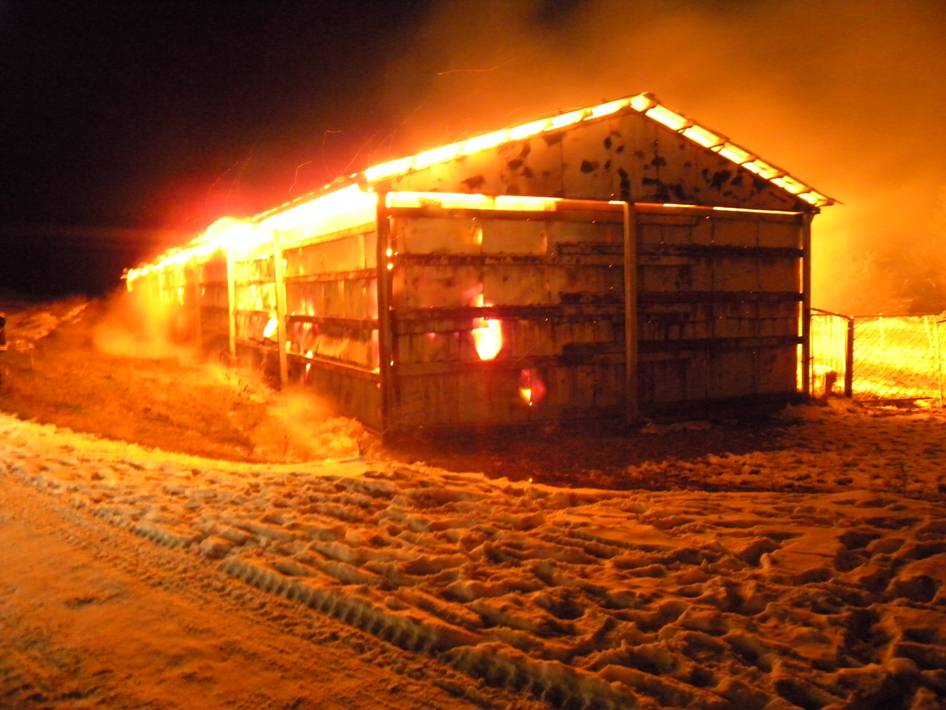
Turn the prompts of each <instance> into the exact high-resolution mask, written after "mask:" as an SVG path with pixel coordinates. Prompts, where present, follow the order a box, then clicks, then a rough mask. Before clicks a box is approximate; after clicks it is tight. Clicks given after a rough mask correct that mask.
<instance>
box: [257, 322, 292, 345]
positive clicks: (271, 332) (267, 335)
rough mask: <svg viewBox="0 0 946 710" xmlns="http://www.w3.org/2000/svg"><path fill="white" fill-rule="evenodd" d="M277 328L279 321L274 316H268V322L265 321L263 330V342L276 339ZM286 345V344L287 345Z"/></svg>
mask: <svg viewBox="0 0 946 710" xmlns="http://www.w3.org/2000/svg"><path fill="white" fill-rule="evenodd" d="M278 328H279V321H278V320H276V316H274V315H273V316H270V317H269V320H268V321H266V327H265V328H263V338H264V339H265V340H272V339H274V338H275V337H276V330H277V329H278ZM287 345H288V343H287Z"/></svg>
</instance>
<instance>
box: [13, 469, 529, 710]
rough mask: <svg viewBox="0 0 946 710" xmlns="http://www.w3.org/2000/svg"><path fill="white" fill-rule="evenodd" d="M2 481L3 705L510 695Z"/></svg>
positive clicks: (465, 701) (419, 701)
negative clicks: (236, 583)
mask: <svg viewBox="0 0 946 710" xmlns="http://www.w3.org/2000/svg"><path fill="white" fill-rule="evenodd" d="M2 481H3V482H2V487H0V550H3V552H2V553H0V560H2V565H0V628H2V629H3V633H2V634H0V706H2V707H7V708H21V707H22V708H47V707H49V708H84V707H89V708H91V707H103V708H197V707H200V708H214V707H227V708H247V709H248V710H249V709H250V708H253V709H255V708H372V707H391V708H416V707H418V706H419V705H423V706H426V707H438V708H454V707H477V706H482V705H503V704H505V703H508V702H511V701H512V700H513V699H514V698H513V697H511V696H505V695H504V694H503V693H501V692H499V691H495V690H491V689H485V690H480V689H478V687H477V686H478V684H477V683H476V682H472V681H471V680H470V679H468V678H465V677H464V676H463V675H462V674H459V673H456V672H453V671H451V669H449V668H444V667H441V666H439V665H438V664H435V663H431V661H430V659H422V660H418V659H417V658H414V657H412V656H411V655H410V654H407V653H405V652H403V651H401V650H400V649H398V648H396V647H394V646H391V645H388V644H379V643H377V640H376V639H373V638H371V637H369V636H367V635H365V634H363V633H360V632H359V631H358V630H357V629H353V628H352V627H350V626H346V625H344V624H340V623H337V622H335V621H334V620H332V619H331V618H329V617H324V616H315V615H312V614H311V613H309V612H308V610H307V609H304V608H300V607H299V606H298V605H295V604H292V603H289V602H287V601H285V600H282V599H279V598H274V597H273V596H272V595H269V594H267V593H265V592H262V591H259V590H257V589H254V588H252V587H249V586H245V585H242V584H241V585H235V584H233V580H232V578H231V577H229V576H228V575H227V574H226V573H224V572H222V571H221V570H220V569H219V567H218V566H217V565H215V564H212V563H208V562H207V561H206V560H204V559H202V558H200V557H196V556H194V555H191V554H187V553H186V552H181V551H176V550H171V549H166V548H162V547H158V546H154V545H152V544H150V543H148V542H145V541H143V540H142V539H141V538H140V537H138V536H135V535H133V534H128V533H124V532H122V531H119V530H116V529H115V528H113V527H111V526H106V525H103V524H102V522H101V521H100V520H99V519H97V518H94V517H91V516H90V515H89V513H88V511H84V512H83V511H78V510H76V509H74V508H73V507H72V506H70V500H69V499H68V498H61V497H50V496H46V495H41V494H37V492H36V491H35V490H33V489H31V488H30V487H26V486H23V485H22V484H21V483H18V482H16V481H14V480H11V478H10V477H3V479H2ZM474 701H475V702H474ZM524 706H525V705H524Z"/></svg>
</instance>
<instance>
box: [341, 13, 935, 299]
mask: <svg viewBox="0 0 946 710" xmlns="http://www.w3.org/2000/svg"><path fill="white" fill-rule="evenodd" d="M418 37H419V39H417V40H415V41H414V42H412V43H411V46H409V47H408V46H403V47H401V49H400V52H399V53H398V54H396V55H395V56H394V57H393V58H392V60H391V61H390V63H389V64H388V65H387V66H386V67H385V70H384V71H385V83H384V87H385V88H384V89H383V91H382V95H381V96H380V98H379V114H380V115H382V116H385V121H386V122H387V123H389V124H390V125H392V126H393V130H392V131H391V132H390V133H389V134H388V135H387V136H385V137H384V139H383V140H379V141H376V142H375V144H374V146H373V150H371V151H370V159H376V160H383V159H388V158H392V157H395V156H397V155H401V154H407V153H410V152H414V151H415V150H418V149H422V148H425V147H430V146H433V145H437V144H440V143H442V142H446V141H450V140H454V139H457V138H459V137H462V136H464V135H469V134H472V133H479V132H483V131H486V130H489V129H491V128H495V127H500V126H503V125H507V124H509V123H511V122H514V121H520V120H525V119H528V118H530V117H532V116H534V115H536V114H541V113H548V112H550V111H552V110H567V109H569V108H574V107H580V106H586V105H590V104H593V103H596V102H598V101H601V100H603V99H610V98H616V97H619V96H625V95H628V94H634V93H638V92H640V91H653V92H654V93H655V94H656V95H657V96H658V97H659V98H660V99H661V101H663V102H664V103H666V104H667V105H668V106H669V107H671V108H676V109H678V110H680V111H682V112H683V113H685V114H687V115H689V116H691V117H693V118H695V119H696V120H698V121H699V122H701V123H703V124H704V125H707V126H708V127H710V128H715V129H717V130H719V131H720V132H722V133H723V134H725V135H727V136H729V137H730V138H732V139H733V140H734V141H735V142H737V143H739V144H741V145H743V146H745V147H747V148H749V149H750V150H752V151H755V152H757V153H758V154H759V155H760V156H761V157H762V158H764V159H766V160H769V161H771V162H773V163H774V164H776V165H779V166H781V167H783V168H784V169H786V170H787V171H789V172H790V173H792V174H794V175H796V176H798V177H800V178H801V179H803V180H806V181H809V182H810V183H811V184H813V185H814V186H815V187H816V188H817V189H819V190H820V191H822V192H824V193H826V194H828V195H831V196H832V197H835V198H837V199H838V200H840V201H841V202H843V203H844V204H843V205H836V206H832V207H828V208H825V209H824V212H823V213H822V214H821V215H820V216H818V217H817V218H816V219H815V222H814V240H815V247H814V304H815V305H817V306H820V307H823V308H829V309H833V310H839V311H844V312H848V313H877V312H883V313H894V312H908V311H912V312H935V311H941V310H944V309H946V257H944V255H943V249H942V245H943V237H944V235H946V147H944V146H946V143H944V141H943V138H942V136H941V135H940V134H941V132H942V129H943V128H944V127H946V82H944V81H943V77H944V76H946V39H944V38H946V5H944V4H943V3H942V2H938V1H928V2H920V1H913V2H909V1H908V2H897V3H860V2H829V3H825V2H791V3H769V2H738V3H732V2H704V3H684V2H666V3H659V4H654V3H632V2H616V1H608V0H597V1H590V2H558V3H553V2H540V1H538V0H532V1H522V2H502V1H499V0H491V1H490V0H487V1H483V2H477V3H472V2H465V1H464V0H457V1H456V2H443V3H440V4H438V5H436V6H435V7H434V8H433V10H432V11H431V12H430V13H429V14H428V15H427V17H426V20H425V24H424V26H423V28H422V29H421V30H420V32H419V34H418ZM359 162H361V161H360V160H359Z"/></svg>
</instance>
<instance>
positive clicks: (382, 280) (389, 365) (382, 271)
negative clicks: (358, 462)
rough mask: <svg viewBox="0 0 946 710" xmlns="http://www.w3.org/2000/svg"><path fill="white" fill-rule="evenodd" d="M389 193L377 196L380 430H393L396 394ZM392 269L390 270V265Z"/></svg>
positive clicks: (392, 262)
mask: <svg viewBox="0 0 946 710" xmlns="http://www.w3.org/2000/svg"><path fill="white" fill-rule="evenodd" d="M385 203H386V194H385V193H383V192H382V193H379V194H378V255H377V262H378V263H377V273H378V357H379V362H378V368H379V370H380V373H381V382H380V385H381V431H382V433H383V432H385V431H387V430H388V429H389V428H390V427H391V424H392V422H391V410H392V408H393V399H392V398H393V393H394V334H393V332H392V322H391V321H392V311H391V309H392V304H391V281H392V278H391V277H392V271H393V268H394V258H393V252H392V251H391V248H392V247H391V224H390V217H389V215H388V212H387V205H386V204H385ZM389 265H390V266H391V268H390V269H389V268H388V266H389Z"/></svg>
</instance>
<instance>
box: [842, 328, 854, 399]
mask: <svg viewBox="0 0 946 710" xmlns="http://www.w3.org/2000/svg"><path fill="white" fill-rule="evenodd" d="M844 396H845V397H847V398H848V399H851V398H852V397H853V396H854V319H853V318H848V319H847V340H846V341H845V348H844Z"/></svg>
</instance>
